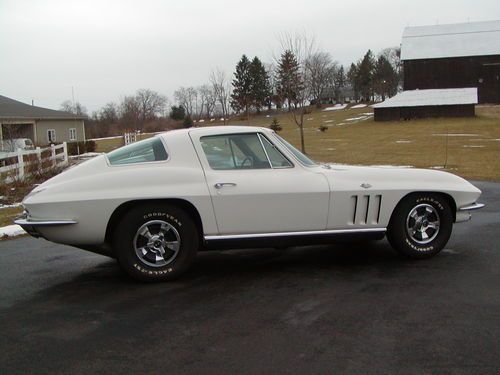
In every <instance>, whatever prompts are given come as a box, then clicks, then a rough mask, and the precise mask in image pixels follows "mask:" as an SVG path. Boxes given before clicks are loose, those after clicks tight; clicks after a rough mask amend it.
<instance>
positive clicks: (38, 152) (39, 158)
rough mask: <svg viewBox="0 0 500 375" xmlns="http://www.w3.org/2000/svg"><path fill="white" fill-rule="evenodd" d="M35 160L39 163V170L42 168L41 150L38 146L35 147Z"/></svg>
mask: <svg viewBox="0 0 500 375" xmlns="http://www.w3.org/2000/svg"><path fill="white" fill-rule="evenodd" d="M36 158H37V159H38V162H39V163H40V169H41V168H42V150H41V149H40V146H37V147H36Z"/></svg>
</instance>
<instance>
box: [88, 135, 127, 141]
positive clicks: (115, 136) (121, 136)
mask: <svg viewBox="0 0 500 375" xmlns="http://www.w3.org/2000/svg"><path fill="white" fill-rule="evenodd" d="M118 138H123V135H114V136H112V137H103V138H91V139H87V140H88V141H102V140H103V139H118Z"/></svg>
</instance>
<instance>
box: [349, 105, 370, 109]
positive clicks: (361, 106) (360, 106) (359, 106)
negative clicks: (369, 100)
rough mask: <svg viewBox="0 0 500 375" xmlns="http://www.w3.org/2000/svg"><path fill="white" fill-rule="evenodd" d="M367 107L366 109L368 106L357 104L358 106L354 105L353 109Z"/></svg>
mask: <svg viewBox="0 0 500 375" xmlns="http://www.w3.org/2000/svg"><path fill="white" fill-rule="evenodd" d="M365 107H366V104H356V105H353V106H352V107H351V108H352V109H356V108H365Z"/></svg>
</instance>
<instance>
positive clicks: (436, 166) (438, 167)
mask: <svg viewBox="0 0 500 375" xmlns="http://www.w3.org/2000/svg"><path fill="white" fill-rule="evenodd" d="M431 169H444V167H443V166H442V165H435V166H433V167H431Z"/></svg>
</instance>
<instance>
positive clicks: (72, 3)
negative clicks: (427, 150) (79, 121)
mask: <svg viewBox="0 0 500 375" xmlns="http://www.w3.org/2000/svg"><path fill="white" fill-rule="evenodd" d="M495 19H500V1H498V0H470V1H462V0H431V1H429V0H419V1H403V0H400V1H396V0H377V1H373V0H372V1H368V0H356V1H349V0H343V1H335V0H309V1H298V0H288V1H281V0H266V1H261V0H252V1H248V0H246V1H240V0H232V1H231V0H208V1H202V0H163V1H159V0H137V1H132V0H120V1H118V0H116V1H115V0H82V1H80V0H78V1H76V0H0V95H4V96H7V97H10V98H13V99H16V100H20V101H23V102H26V103H31V101H32V100H33V101H34V103H35V105H38V106H42V107H48V108H53V109H58V108H59V107H60V104H61V103H62V102H63V101H65V100H71V99H72V95H73V94H74V98H75V101H79V102H80V103H82V104H83V105H84V106H85V107H86V108H87V109H88V111H89V113H91V112H92V111H94V110H98V109H99V108H101V107H102V106H104V105H105V104H106V103H108V102H111V101H114V102H119V101H120V99H121V98H122V97H123V96H125V95H132V94H134V93H135V91H136V90H138V89H141V88H149V89H152V90H155V91H158V92H159V93H161V94H163V95H166V96H167V97H169V99H170V100H171V101H172V100H173V92H174V91H175V90H176V89H178V88H179V87H181V86H186V87H187V86H198V85H201V84H204V83H207V82H208V80H209V75H210V72H211V71H212V69H215V68H219V69H222V70H224V71H225V72H226V73H227V74H228V75H230V76H232V74H233V71H234V67H235V65H236V63H237V61H238V60H239V59H240V57H241V55H242V54H246V55H247V56H250V57H253V56H258V57H259V58H260V59H261V60H262V61H264V62H272V61H273V59H274V57H275V56H278V55H279V53H280V51H279V45H280V44H279V35H280V34H283V33H297V32H298V33H306V34H308V35H309V36H312V35H314V38H315V40H316V42H317V43H318V47H319V48H320V49H321V50H323V51H326V52H329V53H330V54H331V55H332V57H333V59H334V60H337V61H338V62H339V63H341V64H344V65H346V66H347V65H350V63H351V62H353V61H357V60H358V59H359V58H361V57H362V56H363V54H364V53H365V52H366V51H367V50H368V49H371V50H372V51H374V52H375V53H377V52H379V51H380V50H382V49H384V48H386V47H392V46H399V44H400V43H401V35H402V32H403V29H404V28H405V27H406V26H421V25H435V24H446V23H459V22H474V21H487V20H495Z"/></svg>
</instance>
